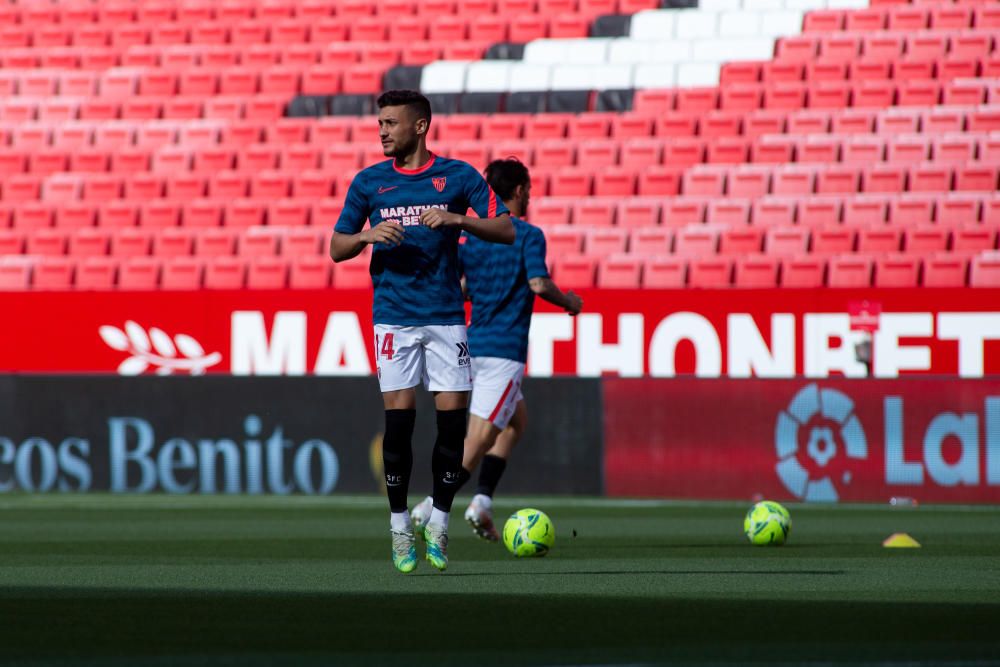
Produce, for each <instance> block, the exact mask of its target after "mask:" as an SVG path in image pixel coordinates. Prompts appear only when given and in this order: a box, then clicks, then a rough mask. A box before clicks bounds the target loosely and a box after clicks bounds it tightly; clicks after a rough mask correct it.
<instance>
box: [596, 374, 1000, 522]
mask: <svg viewBox="0 0 1000 667" xmlns="http://www.w3.org/2000/svg"><path fill="white" fill-rule="evenodd" d="M603 384H604V410H605V433H604V451H605V489H606V492H607V494H608V495H609V496H661V497H670V498H703V499H719V498H731V499H742V500H748V499H750V498H751V497H753V496H754V495H756V494H761V495H763V496H765V497H768V498H773V499H777V500H800V499H801V500H811V501H813V500H814V501H841V502H850V501H874V502H886V501H888V500H889V499H890V498H891V497H893V496H897V497H898V496H903V497H911V498H916V499H917V500H918V501H919V502H926V501H933V502H963V503H973V502H993V503H995V502H1000V381H997V380H956V379H900V380H845V379H839V380H833V379H831V380H823V381H818V382H811V381H807V380H758V379H753V380H741V381H732V380H699V379H695V378H679V379H675V380H669V381H666V380H651V379H644V380H625V379H607V380H605V381H604V383H603Z"/></svg>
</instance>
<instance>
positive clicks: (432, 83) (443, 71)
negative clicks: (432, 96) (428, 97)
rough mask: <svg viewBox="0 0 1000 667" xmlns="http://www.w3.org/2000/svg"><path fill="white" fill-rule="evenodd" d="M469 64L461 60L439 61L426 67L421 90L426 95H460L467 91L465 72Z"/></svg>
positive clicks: (421, 80)
mask: <svg viewBox="0 0 1000 667" xmlns="http://www.w3.org/2000/svg"><path fill="white" fill-rule="evenodd" d="M468 67H469V63H467V62H464V61H461V60H439V61H437V62H433V63H430V64H429V65H426V66H425V67H424V71H423V72H422V73H421V76H420V90H422V91H423V92H425V93H460V92H462V91H463V90H465V71H466V69H468Z"/></svg>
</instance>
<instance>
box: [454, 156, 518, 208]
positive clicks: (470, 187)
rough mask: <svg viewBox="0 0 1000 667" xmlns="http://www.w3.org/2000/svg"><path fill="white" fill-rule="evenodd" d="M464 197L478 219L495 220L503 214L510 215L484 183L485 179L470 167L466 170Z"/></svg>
mask: <svg viewBox="0 0 1000 667" xmlns="http://www.w3.org/2000/svg"><path fill="white" fill-rule="evenodd" d="M464 180H465V184H466V185H465V196H466V197H467V198H468V200H469V207H470V208H471V209H472V210H473V211H475V212H476V215H478V216H479V217H480V218H495V217H497V216H498V215H503V214H504V213H510V211H508V210H507V207H506V206H504V203H503V202H502V201H500V198H499V197H497V195H496V193H495V192H493V189H492V188H491V187H490V186H489V185H488V184H487V183H486V179H485V178H483V177H482V175H481V174H480V173H479V172H478V171H476V170H475V169H474V168H473V167H472V166H469V167H468V169H466V177H465V179H464Z"/></svg>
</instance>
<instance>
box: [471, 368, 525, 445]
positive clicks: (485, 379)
mask: <svg viewBox="0 0 1000 667" xmlns="http://www.w3.org/2000/svg"><path fill="white" fill-rule="evenodd" d="M523 379H524V364H522V363H521V362H519V361H513V360H512V359H501V358H499V357H475V358H474V359H473V360H472V401H471V404H470V406H469V412H471V413H472V414H474V415H476V416H477V417H480V418H481V419H485V420H486V421H488V422H493V425H494V426H496V427H497V428H498V429H500V430H501V431H502V430H504V429H505V428H507V424H509V423H510V418H511V417H513V416H514V409H515V408H516V407H517V404H518V402H519V401H521V400H522V399H523V398H524V395H523V394H522V393H521V382H522V380H523Z"/></svg>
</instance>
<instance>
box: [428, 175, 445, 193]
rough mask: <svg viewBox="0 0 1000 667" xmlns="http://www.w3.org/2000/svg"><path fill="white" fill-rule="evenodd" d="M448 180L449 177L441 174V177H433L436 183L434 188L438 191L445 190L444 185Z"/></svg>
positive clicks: (432, 180) (433, 181)
mask: <svg viewBox="0 0 1000 667" xmlns="http://www.w3.org/2000/svg"><path fill="white" fill-rule="evenodd" d="M447 181H448V179H447V178H445V177H444V176H441V177H440V178H432V179H431V182H432V183H433V184H434V189H435V190H437V191H438V192H444V185H445V183H446V182H447Z"/></svg>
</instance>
